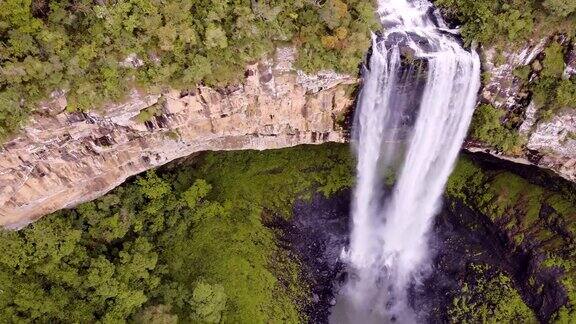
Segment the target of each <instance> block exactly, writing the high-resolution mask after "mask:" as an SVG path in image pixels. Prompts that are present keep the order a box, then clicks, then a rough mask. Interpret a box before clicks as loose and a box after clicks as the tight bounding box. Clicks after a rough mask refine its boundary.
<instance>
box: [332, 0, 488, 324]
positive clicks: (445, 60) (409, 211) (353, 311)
mask: <svg viewBox="0 0 576 324" xmlns="http://www.w3.org/2000/svg"><path fill="white" fill-rule="evenodd" d="M378 14H379V15H380V19H381V22H382V25H383V27H384V31H383V32H382V34H381V35H379V36H373V46H372V53H371V55H370V59H369V65H368V67H367V68H365V69H364V72H363V75H364V86H363V88H362V91H361V94H360V98H359V103H358V106H357V110H356V116H355V125H354V127H355V134H354V142H355V144H356V150H357V157H358V165H357V183H356V188H355V192H354V198H353V206H352V219H353V224H352V225H353V227H352V234H351V238H350V246H349V249H348V250H347V251H345V252H344V258H345V260H346V261H347V262H348V265H349V277H348V280H347V282H346V285H345V286H344V288H343V289H342V293H341V297H339V299H338V304H337V305H336V307H335V310H334V313H335V315H333V316H332V319H331V321H332V322H335V323H343V322H352V323H370V322H373V323H382V322H387V321H392V320H396V321H398V322H400V323H407V322H408V323H409V322H415V321H417V317H416V313H415V312H414V311H412V310H411V309H410V307H409V306H408V300H407V290H408V288H409V286H410V285H411V284H413V283H415V282H416V283H417V282H418V280H419V279H421V276H420V274H421V273H422V272H423V271H424V269H425V268H426V265H427V264H429V258H430V257H429V254H430V252H429V249H428V248H427V246H428V237H427V235H428V232H429V229H430V227H431V225H432V222H433V219H434V216H435V214H436V213H437V212H438V209H439V207H440V205H441V197H442V193H443V191H444V187H445V185H446V181H447V179H448V176H449V175H450V172H451V171H452V169H453V166H454V163H455V160H456V158H457V156H458V152H459V150H460V147H461V145H462V142H463V141H464V137H465V135H466V131H467V129H468V126H469V123H470V120H471V118H472V114H473V111H474V106H475V103H476V95H477V92H478V89H479V86H480V63H479V58H478V55H477V54H476V53H475V52H474V51H471V52H469V51H466V50H465V49H463V48H462V46H461V44H460V43H459V40H458V38H457V36H456V34H457V31H455V30H451V29H449V28H448V27H447V25H446V24H445V22H444V21H443V19H442V17H441V16H440V15H439V14H438V12H437V11H436V10H435V8H434V7H433V6H432V4H431V3H429V2H428V1H425V0H380V1H379V10H378ZM390 169H397V172H396V179H395V184H394V186H393V189H392V190H391V192H387V193H384V192H383V188H384V183H383V173H384V172H385V171H386V170H390ZM338 314H339V315H338Z"/></svg>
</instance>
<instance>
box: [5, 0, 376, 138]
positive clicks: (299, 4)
mask: <svg viewBox="0 0 576 324" xmlns="http://www.w3.org/2000/svg"><path fill="white" fill-rule="evenodd" d="M374 15H375V12H374V7H373V5H372V2H370V1H362V0H329V1H326V2H323V3H322V4H320V3H318V2H313V1H300V0H289V1H279V0H273V1H254V0H218V1H212V0H198V1H193V0H167V1H160V0H121V1H107V0H102V1H97V2H94V1H93V0H77V1H56V0H46V1H36V0H35V1H32V0H5V1H1V2H0V72H1V73H0V97H1V98H3V101H7V100H9V101H10V102H9V103H8V104H4V105H3V107H1V108H0V138H2V137H5V136H6V134H9V133H12V132H13V131H14V130H16V129H17V128H18V127H19V123H20V122H21V121H22V120H23V119H24V118H23V117H24V116H25V113H23V112H26V111H28V110H30V108H29V107H34V105H35V104H36V102H37V101H38V100H41V99H45V98H47V97H48V95H49V94H50V93H51V92H52V91H54V90H60V89H64V90H66V91H67V97H68V109H70V110H75V109H79V110H86V109H92V108H95V107H99V106H101V105H102V104H103V103H104V102H107V101H115V100H121V99H122V98H123V97H124V96H125V95H126V91H127V89H129V88H132V87H138V86H139V87H150V88H153V89H155V90H158V89H160V88H162V87H165V86H172V87H177V88H189V87H194V86H196V83H199V82H201V83H204V84H208V85H223V84H227V83H230V82H236V81H238V80H239V79H240V78H241V77H242V75H243V73H244V68H245V65H246V64H247V63H249V62H253V61H255V60H258V59H260V58H262V57H263V56H264V55H266V54H270V52H271V51H273V49H274V47H275V45H277V44H285V43H290V44H293V45H295V46H297V47H299V48H300V55H299V56H298V61H297V65H298V66H299V67H300V68H303V69H305V70H306V71H309V72H311V71H316V70H319V69H333V70H336V71H341V72H348V73H357V68H358V65H359V63H360V61H361V59H362V57H363V55H364V53H365V51H366V50H367V48H368V46H369V43H370V42H369V32H370V29H372V28H376V26H375V18H374ZM325 37H336V38H335V41H334V42H333V43H331V44H329V45H327V44H325V43H322V41H321V39H322V38H325ZM4 111H5V112H6V114H3V113H2V112H4ZM5 115H6V116H8V117H4V118H2V117H3V116H5Z"/></svg>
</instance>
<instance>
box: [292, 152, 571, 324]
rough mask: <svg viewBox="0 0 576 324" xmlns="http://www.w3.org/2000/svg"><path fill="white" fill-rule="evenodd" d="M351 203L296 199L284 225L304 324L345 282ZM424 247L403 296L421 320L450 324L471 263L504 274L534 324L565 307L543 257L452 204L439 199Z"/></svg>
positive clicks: (527, 172) (326, 311)
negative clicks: (417, 274)
mask: <svg viewBox="0 0 576 324" xmlns="http://www.w3.org/2000/svg"><path fill="white" fill-rule="evenodd" d="M471 158H473V159H474V160H477V161H480V162H481V163H482V165H483V167H485V168H487V169H490V168H493V169H503V170H510V171H515V173H516V174H518V175H521V176H526V177H527V180H528V181H530V182H531V183H534V184H538V185H542V186H545V187H549V188H552V189H553V188H554V184H555V183H557V182H556V181H562V180H563V179H560V178H558V177H557V176H556V177H555V176H554V175H553V174H551V172H549V171H548V172H546V171H542V170H539V171H538V172H537V170H538V168H536V167H534V166H519V165H517V164H514V163H512V162H506V161H504V162H503V161H501V160H498V159H496V158H493V157H491V156H489V155H486V154H484V155H483V154H475V155H473V156H471ZM563 181H565V182H566V183H567V184H569V183H570V182H569V181H567V180H563ZM350 198H351V190H345V191H342V192H340V193H338V194H336V195H334V196H332V197H329V198H326V197H324V196H322V195H320V194H316V195H314V196H313V197H312V199H311V200H310V201H303V200H302V201H297V202H296V203H295V205H294V208H293V212H294V217H293V219H292V220H291V221H290V222H289V223H286V224H284V226H283V229H284V236H283V237H282V240H283V242H284V244H285V246H286V247H288V248H289V249H291V250H292V251H293V252H294V253H295V254H296V255H297V256H298V257H299V259H300V260H301V262H302V264H303V266H304V272H306V273H307V274H308V275H309V278H308V280H309V282H310V285H311V290H312V293H313V296H312V299H313V302H312V303H311V304H310V305H309V306H308V308H307V309H306V315H307V316H308V317H309V322H310V323H328V317H329V315H330V308H331V306H333V305H334V302H335V296H336V295H337V293H338V292H337V289H338V287H339V286H340V284H341V283H342V282H344V280H345V277H346V269H345V265H344V264H343V263H342V262H341V261H340V260H339V256H340V253H341V251H342V249H343V248H345V247H346V246H347V244H348V240H349V234H350V226H351V225H350V216H349V213H350ZM551 212H552V210H550V209H546V208H543V209H542V210H541V212H540V214H541V215H540V217H541V218H542V219H546V218H547V216H546V213H551ZM430 246H431V255H432V262H431V265H432V266H431V269H430V272H429V273H428V274H427V276H425V279H424V280H423V282H422V283H421V285H418V286H413V287H411V288H410V291H409V296H410V300H411V304H412V306H413V307H414V309H416V310H417V312H418V315H419V319H420V320H421V321H422V322H427V323H446V322H449V317H448V309H449V308H450V306H451V305H452V303H453V299H454V298H455V297H457V296H458V295H459V294H460V291H461V289H462V285H463V284H464V283H466V282H470V281H471V280H472V281H473V280H475V278H474V277H473V276H475V275H476V276H477V274H474V273H471V272H470V269H469V265H471V264H484V265H488V266H490V269H491V270H490V273H486V275H487V276H489V275H492V274H494V273H496V272H501V273H504V274H506V275H507V276H509V277H510V278H511V279H512V281H513V282H512V285H513V286H514V288H515V289H517V291H518V292H519V293H520V295H521V297H522V299H523V300H524V302H525V303H526V304H527V305H528V306H529V307H530V308H531V309H532V310H533V311H534V313H535V314H536V315H537V317H538V319H539V320H540V321H541V322H548V321H549V319H550V317H551V316H552V315H553V314H554V312H555V311H557V310H558V308H559V307H560V306H562V305H563V304H565V303H566V301H567V297H566V294H565V292H564V290H563V288H562V285H561V284H560V283H559V282H558V277H559V275H560V273H559V272H558V270H555V269H543V268H542V267H540V266H539V264H540V262H541V261H542V258H543V257H544V256H543V255H540V254H539V253H538V252H535V251H537V249H535V248H534V247H533V246H530V243H529V242H527V243H525V244H523V245H522V246H521V247H520V248H518V247H517V246H516V245H515V244H514V242H512V241H511V239H510V237H509V236H508V235H507V234H506V230H505V229H504V228H503V226H502V225H500V224H496V223H494V222H493V221H492V220H491V219H490V218H489V217H487V216H485V215H482V214H481V213H479V212H477V211H474V210H472V209H471V208H469V207H467V206H465V205H464V204H462V203H460V202H458V201H453V200H449V199H448V198H446V199H445V201H444V205H443V208H442V210H441V212H440V213H439V214H438V216H437V217H436V219H435V223H434V226H433V232H432V234H431V239H430ZM530 281H532V283H531V284H530V283H529V282H530Z"/></svg>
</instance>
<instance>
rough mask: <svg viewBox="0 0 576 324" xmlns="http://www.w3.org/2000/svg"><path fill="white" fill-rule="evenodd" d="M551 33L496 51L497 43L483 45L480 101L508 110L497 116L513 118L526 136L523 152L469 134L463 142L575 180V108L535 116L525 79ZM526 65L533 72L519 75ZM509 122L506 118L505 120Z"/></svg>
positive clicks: (569, 65)
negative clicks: (524, 75) (543, 115)
mask: <svg viewBox="0 0 576 324" xmlns="http://www.w3.org/2000/svg"><path fill="white" fill-rule="evenodd" d="M553 36H554V35H550V36H548V37H544V38H541V39H533V40H530V41H527V42H526V43H525V44H523V46H520V47H518V48H513V47H512V48H510V49H507V50H503V51H501V52H499V51H498V50H497V49H496V48H482V49H481V52H482V57H483V62H482V65H483V69H484V73H485V75H486V76H488V79H489V80H488V81H485V82H484V87H483V89H482V92H481V95H480V96H479V101H480V102H483V103H488V104H491V105H492V106H494V107H496V108H498V109H502V110H503V111H505V112H506V114H505V117H504V119H503V120H501V122H502V123H503V124H505V123H506V122H510V121H511V119H514V118H516V119H517V120H516V121H513V122H512V123H511V124H515V125H514V131H515V132H517V133H518V135H519V136H520V138H521V139H522V141H523V142H524V145H523V149H522V151H521V152H517V153H515V154H512V153H510V152H502V151H501V150H498V149H496V148H494V147H492V146H491V145H490V144H486V143H480V142H477V141H474V140H472V139H468V141H467V142H466V143H465V148H466V149H467V150H469V151H471V152H478V151H482V152H486V153H489V154H491V155H493V156H495V157H498V158H501V159H504V160H510V161H513V162H516V163H522V164H532V165H535V166H538V167H540V168H545V169H549V170H552V171H554V172H555V173H556V174H558V175H560V176H562V177H563V178H565V179H568V180H570V181H572V182H576V137H575V135H574V134H576V109H574V107H565V108H563V109H562V111H560V112H559V113H557V114H556V115H554V116H553V117H552V118H550V119H544V118H540V117H539V110H540V109H542V107H538V106H537V105H536V103H535V101H534V100H533V99H532V94H531V92H530V91H529V89H528V88H529V87H528V86H527V84H526V82H528V83H529V82H531V81H532V80H533V78H534V74H536V73H537V72H539V71H540V70H541V69H542V63H541V62H542V59H543V58H544V57H545V53H544V52H545V48H546V47H547V46H548V45H549V44H550V42H552V41H553ZM564 66H565V70H564V78H568V77H570V76H571V75H573V74H575V72H574V71H576V49H575V47H574V46H573V44H571V45H570V50H569V51H567V54H566V55H565V62H564ZM521 67H529V68H530V71H531V72H530V73H531V75H532V77H530V79H529V80H521V78H520V77H519V76H518V75H515V70H516V69H517V68H521ZM509 124H510V123H509Z"/></svg>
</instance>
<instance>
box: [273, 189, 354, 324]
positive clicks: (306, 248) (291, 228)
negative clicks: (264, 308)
mask: <svg viewBox="0 0 576 324" xmlns="http://www.w3.org/2000/svg"><path fill="white" fill-rule="evenodd" d="M350 198H351V191H350V190H344V191H341V192H339V193H337V194H334V195H333V196H331V197H329V198H326V197H324V196H323V195H322V194H315V195H314V196H313V197H312V199H311V200H310V201H305V200H298V201H296V203H295V204H294V207H293V218H292V220H291V221H290V222H289V223H287V224H285V226H283V227H284V231H283V232H284V235H283V237H282V241H284V242H285V243H286V246H287V247H288V248H289V249H291V250H292V251H293V252H294V253H295V254H296V255H297V256H298V258H299V260H300V261H301V262H302V264H303V266H304V269H303V270H304V271H303V272H305V273H306V275H307V276H308V277H307V280H308V282H309V283H310V286H311V292H312V303H311V304H310V305H308V306H307V308H306V309H305V314H306V315H307V316H308V319H309V322H310V323H327V322H328V316H329V315H330V308H331V307H332V306H333V305H334V304H335V302H336V300H335V298H336V293H337V292H336V291H335V290H336V289H335V287H336V284H337V283H338V282H340V281H341V280H342V278H343V275H344V274H345V268H344V264H343V263H342V261H341V260H340V253H341V252H342V249H343V248H344V247H346V246H347V245H348V240H349V235H350V222H349V214H350Z"/></svg>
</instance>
